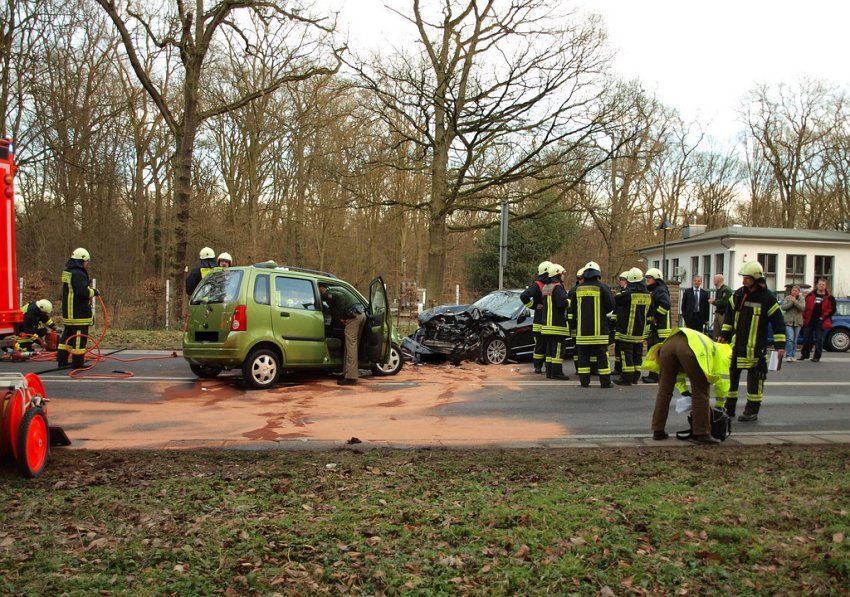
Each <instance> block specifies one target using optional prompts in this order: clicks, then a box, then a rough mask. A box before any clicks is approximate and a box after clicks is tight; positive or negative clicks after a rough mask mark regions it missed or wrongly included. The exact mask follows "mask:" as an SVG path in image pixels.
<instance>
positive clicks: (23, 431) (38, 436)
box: [17, 406, 50, 479]
mask: <svg viewBox="0 0 850 597" xmlns="http://www.w3.org/2000/svg"><path fill="white" fill-rule="evenodd" d="M17 443H18V456H17V458H18V470H19V471H20V472H21V474H22V475H23V476H24V477H26V478H27V479H32V478H33V477H37V476H39V475H40V474H41V473H42V472H44V469H45V467H46V466H47V457H48V455H49V454H50V431H49V428H48V426H47V416H46V415H45V414H44V410H43V409H42V408H41V407H38V406H37V407H35V408H31V409H29V410H28V411H27V412H26V413H25V414H24V418H23V419H22V420H21V428H20V429H19V430H18V442H17Z"/></svg>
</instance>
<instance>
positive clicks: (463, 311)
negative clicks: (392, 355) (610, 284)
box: [402, 290, 575, 365]
mask: <svg viewBox="0 0 850 597" xmlns="http://www.w3.org/2000/svg"><path fill="white" fill-rule="evenodd" d="M521 293H522V290H495V291H493V292H491V293H489V294H487V295H485V296H483V297H481V298H480V299H478V300H477V301H475V302H474V303H472V304H471V305H443V306H440V307H435V308H433V309H428V310H427V311H423V312H422V314H420V316H419V329H417V330H416V331H415V332H414V333H413V334H411V335H410V336H408V337H406V338H404V339H403V340H402V352H403V353H404V355H405V357H406V358H408V359H409V360H412V361H414V362H444V361H447V360H448V361H450V362H452V363H455V364H457V363H460V362H461V361H463V360H469V359H471V360H476V361H479V362H481V363H484V364H488V365H501V364H504V363H507V362H509V361H530V360H531V357H532V354H533V353H534V336H533V334H532V331H531V326H532V323H533V321H532V320H533V317H532V313H531V311H530V310H529V309H528V308H527V307H526V306H525V305H523V304H522V301H521V300H520V298H519V296H520V294H521ZM574 351H575V339H574V338H568V340H567V355H568V356H569V355H570V354H572V353H573V352H574Z"/></svg>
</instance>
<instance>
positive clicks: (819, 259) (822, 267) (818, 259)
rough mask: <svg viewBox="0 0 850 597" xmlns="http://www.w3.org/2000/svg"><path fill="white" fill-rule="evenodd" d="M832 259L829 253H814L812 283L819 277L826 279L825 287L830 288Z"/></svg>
mask: <svg viewBox="0 0 850 597" xmlns="http://www.w3.org/2000/svg"><path fill="white" fill-rule="evenodd" d="M832 261H833V258H832V257H831V256H829V255H815V279H814V280H813V282H812V285H816V284H817V282H818V280H820V279H821V278H825V279H826V287H827V288H832Z"/></svg>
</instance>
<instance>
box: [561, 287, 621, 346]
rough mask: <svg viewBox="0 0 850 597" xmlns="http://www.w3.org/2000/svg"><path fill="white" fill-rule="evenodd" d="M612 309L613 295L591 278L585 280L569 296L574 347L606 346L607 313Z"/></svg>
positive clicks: (608, 330) (608, 331)
mask: <svg viewBox="0 0 850 597" xmlns="http://www.w3.org/2000/svg"><path fill="white" fill-rule="evenodd" d="M613 309H614V294H613V293H612V292H611V289H610V288H608V286H606V285H605V284H603V283H602V282H600V281H599V280H597V279H596V278H593V279H591V280H585V281H584V282H582V283H581V284H579V285H578V286H576V287H575V288H573V290H572V291H570V295H569V323H570V328H571V329H572V330H573V331H574V335H575V338H576V346H590V345H596V344H602V345H605V346H607V345H608V335H609V333H610V328H609V327H608V313H609V312H610V311H611V310H613Z"/></svg>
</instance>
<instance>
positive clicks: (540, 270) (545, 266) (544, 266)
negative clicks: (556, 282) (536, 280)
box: [537, 261, 552, 276]
mask: <svg viewBox="0 0 850 597" xmlns="http://www.w3.org/2000/svg"><path fill="white" fill-rule="evenodd" d="M550 265H552V262H551V261H541V262H540V265H538V266H537V275H538V276H542V275H543V274H545V273H547V272H548V271H549V266H550Z"/></svg>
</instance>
